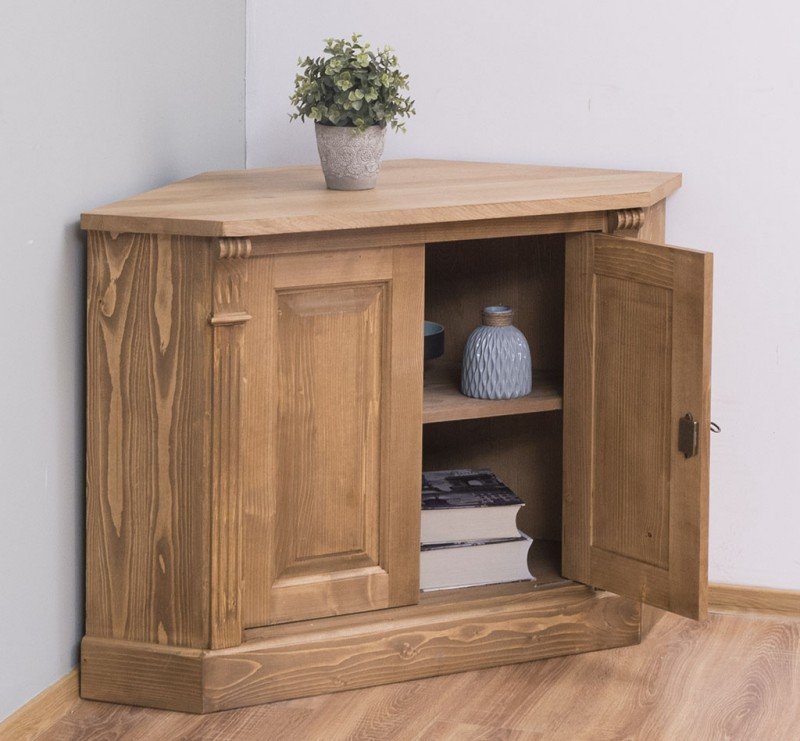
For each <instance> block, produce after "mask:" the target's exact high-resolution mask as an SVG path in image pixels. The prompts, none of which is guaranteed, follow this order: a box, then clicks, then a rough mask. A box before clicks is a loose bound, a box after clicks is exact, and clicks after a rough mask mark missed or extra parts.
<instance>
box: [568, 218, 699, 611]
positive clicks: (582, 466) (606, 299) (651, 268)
mask: <svg viewBox="0 0 800 741" xmlns="http://www.w3.org/2000/svg"><path fill="white" fill-rule="evenodd" d="M710 332H711V255H710V254H707V253H702V252H693V251H689V250H679V249H675V248H671V247H664V246H660V245H653V244H649V243H645V242H638V241H634V240H628V239H621V238H617V237H608V236H605V235H600V234H583V235H576V236H574V237H568V239H567V293H566V322H565V372H564V376H565V377H564V443H565V447H564V502H565V506H564V557H563V558H564V563H563V569H564V575H565V576H567V577H569V578H572V579H576V580H578V581H582V582H585V583H587V584H591V585H593V586H596V587H598V588H602V589H608V590H610V591H613V592H617V593H618V594H622V595H625V596H628V597H632V598H634V599H640V600H642V601H643V602H647V603H649V604H652V605H655V606H657V607H661V608H663V609H666V610H671V611H673V612H677V613H680V614H682V615H687V616H690V617H695V618H698V617H702V616H703V615H704V614H705V612H706V609H707V608H706V591H707V549H708V534H707V530H708V429H709V386H710ZM686 414H691V415H692V417H693V418H694V420H695V421H696V424H697V430H698V434H699V439H698V446H697V453H696V454H695V455H692V456H690V457H686V456H685V455H684V454H683V453H682V452H681V451H680V450H679V425H680V419H681V418H682V417H684V416H685V415H686Z"/></svg>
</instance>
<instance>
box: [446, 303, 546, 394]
mask: <svg viewBox="0 0 800 741" xmlns="http://www.w3.org/2000/svg"><path fill="white" fill-rule="evenodd" d="M513 318H514V312H513V311H512V310H511V309H510V308H509V307H508V306H487V307H486V308H485V309H484V310H483V326H481V327H478V328H477V329H475V330H473V332H472V334H471V335H470V336H469V338H468V339H467V344H466V346H465V347H464V364H463V366H462V368H461V393H462V394H464V395H465V396H471V397H472V398H474V399H516V398H518V397H520V396H527V395H528V394H529V393H530V392H531V387H532V377H531V376H532V373H531V351H530V349H529V347H528V341H527V340H526V339H525V335H524V334H522V332H520V330H518V329H517V328H516V327H515V326H514V325H513V324H512V323H511V322H512V321H513Z"/></svg>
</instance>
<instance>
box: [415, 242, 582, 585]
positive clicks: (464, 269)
mask: <svg viewBox="0 0 800 741" xmlns="http://www.w3.org/2000/svg"><path fill="white" fill-rule="evenodd" d="M491 304H506V305H509V306H511V307H512V308H513V309H514V310H515V317H514V323H515V325H516V326H517V327H519V328H520V329H521V330H522V331H523V332H524V333H525V336H526V338H527V339H528V343H529V344H530V347H531V357H532V364H533V369H534V391H533V393H532V394H531V396H529V397H526V398H525V399H519V400H508V401H482V400H475V399H468V398H467V397H463V396H461V395H460V393H459V391H458V387H459V374H460V366H461V356H462V353H463V349H464V345H465V343H466V340H467V337H468V336H469V334H470V332H471V331H472V330H473V329H474V328H475V327H476V326H477V325H478V324H479V323H480V321H481V309H482V308H483V307H484V306H488V305H491ZM425 318H426V319H428V320H430V321H434V322H438V323H440V324H442V325H443V326H444V328H445V352H444V355H443V356H442V357H441V358H438V359H436V360H433V361H430V362H429V363H427V365H426V369H425V404H424V409H425V412H424V415H423V419H424V422H425V424H424V426H423V470H426V471H430V470H441V469H449V468H491V469H492V470H493V471H494V472H495V473H497V475H498V476H499V477H500V478H501V479H502V480H503V481H505V482H506V483H507V484H508V486H510V487H511V489H512V490H513V491H514V492H516V493H517V495H518V496H519V497H520V498H521V499H522V500H523V501H524V502H525V507H523V508H522V511H521V513H520V516H519V520H518V523H517V524H518V526H519V528H520V529H521V530H523V531H524V532H525V533H527V534H528V535H530V536H531V537H533V538H534V540H535V543H534V547H533V548H532V549H531V552H530V555H529V565H530V567H531V571H532V573H533V574H534V575H535V576H536V578H537V581H536V582H533V584H532V586H533V587H534V588H537V587H541V586H545V585H553V584H555V583H567V582H566V581H565V580H564V579H562V577H561V573H560V559H561V547H560V546H561V544H560V540H561V513H562V421H561V412H560V409H561V405H562V396H561V389H562V384H561V379H562V377H563V367H564V237H563V235H547V236H537V237H513V238H500V239H480V240H470V241H466V242H456V243H445V244H429V245H427V248H426V257H425ZM440 420H441V421H440Z"/></svg>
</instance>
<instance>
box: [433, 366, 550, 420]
mask: <svg viewBox="0 0 800 741" xmlns="http://www.w3.org/2000/svg"><path fill="white" fill-rule="evenodd" d="M561 405H562V397H561V374H560V372H553V371H534V373H533V391H532V392H531V393H530V394H529V395H528V396H523V397H520V398H518V399H472V398H470V397H469V396H464V394H462V393H461V391H460V387H459V386H458V385H457V383H456V382H455V380H447V379H445V380H440V379H439V378H437V377H436V376H435V375H434V374H431V375H430V376H429V377H428V378H427V379H426V382H425V396H424V406H423V410H422V419H423V422H424V423H425V424H430V423H433V422H454V421H456V420H460V419H481V418H483V417H507V416H510V415H513V414H533V413H535V412H552V411H555V410H558V409H561Z"/></svg>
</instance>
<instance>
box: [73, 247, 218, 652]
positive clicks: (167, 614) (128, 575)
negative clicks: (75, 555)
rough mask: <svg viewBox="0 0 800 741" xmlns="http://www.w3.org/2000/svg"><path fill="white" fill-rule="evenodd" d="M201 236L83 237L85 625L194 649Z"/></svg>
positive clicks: (201, 512)
mask: <svg viewBox="0 0 800 741" xmlns="http://www.w3.org/2000/svg"><path fill="white" fill-rule="evenodd" d="M204 246H205V243H204V240H198V239H194V238H183V237H168V236H156V235H136V234H123V235H120V236H118V237H117V238H116V239H115V238H113V237H112V236H111V235H110V234H108V233H105V232H90V233H89V243H88V248H89V255H88V271H89V275H88V297H87V301H88V306H87V489H86V491H87V507H86V518H87V536H86V538H87V542H86V601H87V604H86V633H87V635H90V636H96V637H108V638H119V639H125V640H131V641H144V642H153V643H161V644H167V645H176V646H205V645H206V644H207V640H208V604H209V592H208V589H209V583H208V579H209V578H208V573H209V508H208V497H209V481H210V470H209V461H208V454H207V453H208V450H209V449H210V426H209V421H208V414H207V410H208V408H209V405H210V393H211V377H210V375H211V374H210V368H211V363H210V353H211V331H210V327H209V325H208V311H209V302H210V297H211V289H210V285H211V284H210V261H209V253H208V250H207V249H204Z"/></svg>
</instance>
